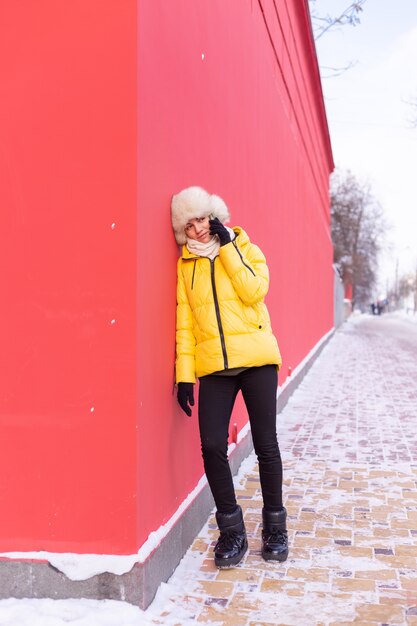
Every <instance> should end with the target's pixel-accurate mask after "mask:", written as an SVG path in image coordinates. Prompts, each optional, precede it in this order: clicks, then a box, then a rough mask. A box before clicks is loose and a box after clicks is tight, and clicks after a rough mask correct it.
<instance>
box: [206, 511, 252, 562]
mask: <svg viewBox="0 0 417 626" xmlns="http://www.w3.org/2000/svg"><path fill="white" fill-rule="evenodd" d="M216 521H217V525H218V527H219V530H220V537H219V538H218V540H217V543H216V545H215V547H214V563H215V565H216V566H217V567H233V566H234V565H237V564H238V563H239V561H241V560H242V558H243V555H244V554H245V552H246V550H247V549H248V540H247V539H246V530H245V524H244V522H243V515H242V509H241V508H240V506H238V507H236V510H235V511H233V513H219V512H217V513H216Z"/></svg>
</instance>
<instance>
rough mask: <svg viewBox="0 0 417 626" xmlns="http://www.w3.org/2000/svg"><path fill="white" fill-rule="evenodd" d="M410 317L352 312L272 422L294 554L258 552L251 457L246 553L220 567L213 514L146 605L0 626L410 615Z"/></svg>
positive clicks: (38, 610)
mask: <svg viewBox="0 0 417 626" xmlns="http://www.w3.org/2000/svg"><path fill="white" fill-rule="evenodd" d="M416 380H417V326H415V325H414V324H410V323H409V322H408V321H407V320H402V319H401V318H400V317H398V316H397V317H396V316H389V315H383V316H380V317H372V316H366V315H362V316H358V317H352V318H351V319H350V320H349V321H348V322H347V323H345V324H344V325H343V326H342V328H341V329H340V330H339V331H338V332H337V333H336V334H335V336H334V337H333V338H332V339H331V341H330V342H329V344H328V345H327V346H326V347H325V348H324V350H323V352H322V354H321V355H320V357H319V358H318V359H317V361H316V363H315V364H314V365H313V367H312V368H311V370H310V372H309V373H308V374H307V376H306V377H305V378H304V380H303V382H302V384H301V385H300V387H299V388H298V390H297V391H296V392H295V393H294V395H293V396H292V398H291V399H290V401H289V403H288V404H287V406H286V407H285V409H284V411H283V412H282V413H281V414H280V415H279V417H278V435H279V440H280V447H281V452H282V457H283V462H284V481H285V483H284V496H285V504H286V507H287V511H288V526H289V534H290V546H291V547H290V556H289V559H288V561H287V562H286V563H283V564H280V563H272V564H271V563H265V562H264V561H263V560H262V558H261V555H260V519H261V508H262V499H261V494H260V489H259V482H258V475H257V467H256V458H255V457H254V455H253V454H252V455H250V456H249V457H248V459H246V460H245V461H244V463H243V464H242V467H241V469H240V471H239V474H238V476H237V477H236V479H235V483H236V487H237V493H238V498H239V502H240V504H241V505H242V508H243V509H244V513H245V523H246V526H247V530H248V538H249V547H250V549H249V552H248V554H247V555H246V557H245V559H244V561H243V563H242V564H241V566H240V567H238V568H236V569H233V570H222V571H219V570H217V569H216V568H215V567H214V565H213V561H212V544H213V541H214V540H215V537H216V535H217V530H216V528H215V524H214V519H213V516H212V515H211V516H210V518H209V520H208V522H207V524H206V525H205V526H204V528H203V529H202V531H201V533H200V534H199V536H198V538H197V539H196V540H195V542H194V544H193V546H192V547H191V548H190V550H189V551H188V552H187V554H186V555H185V556H184V558H183V560H182V561H181V563H180V565H179V567H178V568H177V570H176V571H175V572H174V574H173V576H172V577H171V579H170V580H169V581H168V583H166V584H162V585H161V586H160V588H159V591H158V593H157V596H156V598H155V600H154V602H153V603H152V604H151V606H150V607H149V608H148V609H147V610H146V611H141V610H140V609H138V608H137V607H134V606H131V605H129V604H127V603H123V602H115V601H94V600H48V599H45V600H14V599H9V600H2V601H0V625H2V626H38V625H39V626H64V625H68V624H71V625H76V626H116V625H117V626H130V625H132V626H133V625H134V626H138V625H140V624H167V625H168V626H174V625H181V626H183V625H188V624H196V623H210V624H212V625H216V624H218V625H219V626H226V625H229V624H230V626H246V625H247V626H249V624H251V625H259V626H264V625H268V626H269V625H270V624H275V625H276V624H283V625H284V624H285V625H287V626H292V625H297V626H299V625H300V624H302V626H310V625H311V626H318V625H319V624H320V625H321V626H335V625H339V624H340V625H342V624H347V623H352V622H354V621H355V620H358V621H359V622H361V621H362V622H363V623H365V622H366V624H382V623H384V624H390V625H395V626H403V625H404V626H405V625H406V624H407V625H408V626H411V625H412V624H417V542H416V540H417V498H416V495H415V494H416V481H417V428H416V420H417V415H416V414H417V391H416V382H415V381H416Z"/></svg>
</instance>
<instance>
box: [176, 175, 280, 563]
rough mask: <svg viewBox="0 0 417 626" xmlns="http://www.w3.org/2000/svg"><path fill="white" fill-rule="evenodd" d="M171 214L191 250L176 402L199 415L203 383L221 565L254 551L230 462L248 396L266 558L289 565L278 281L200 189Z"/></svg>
mask: <svg viewBox="0 0 417 626" xmlns="http://www.w3.org/2000/svg"><path fill="white" fill-rule="evenodd" d="M171 216H172V226H173V229H174V234H175V238H176V240H177V243H178V244H180V245H182V251H181V256H180V258H179V260H178V265H177V338H176V345H177V350H176V355H177V356H176V382H177V385H178V393H177V397H178V402H179V404H180V406H181V408H182V409H183V411H184V412H185V413H186V414H187V415H189V416H190V415H191V412H192V410H191V407H192V406H194V383H195V381H196V378H198V379H199V381H200V386H199V400H198V417H199V427H200V438H201V449H202V455H203V461H204V469H205V472H206V476H207V480H208V483H209V486H210V489H211V492H212V494H213V497H214V501H215V504H216V508H217V512H216V521H217V524H218V527H219V530H220V536H219V538H218V541H217V543H216V545H215V548H214V561H215V564H216V566H217V567H220V568H222V567H232V566H234V565H237V564H238V563H239V562H240V561H241V559H242V558H243V556H244V554H245V552H246V550H247V547H248V542H247V538H246V531H245V525H244V521H243V514H242V509H241V507H240V506H239V505H238V504H237V501H236V495H235V490H234V486H233V480H232V474H231V471H230V467H229V463H228V458H227V446H228V444H227V442H228V429H229V422H230V417H231V414H232V409H233V405H234V402H235V399H236V395H237V394H238V392H239V391H241V392H242V395H243V398H244V401H245V404H246V407H247V409H248V413H249V420H250V425H251V430H252V437H253V444H254V448H255V452H256V454H257V457H258V461H259V474H260V482H261V487H262V496H263V505H264V506H263V510H262V528H263V529H262V556H263V558H264V559H265V560H267V561H268V560H276V561H284V560H285V559H286V558H287V555H288V537H287V527H286V518H287V512H286V509H285V508H284V506H283V503H282V463H281V455H280V451H279V447H278V442H277V434H276V393H277V370H278V368H279V366H280V364H281V356H280V353H279V349H278V345H277V342H276V339H275V337H274V335H273V334H272V329H271V324H270V319H269V314H268V311H267V308H266V306H265V304H264V297H265V295H266V293H267V291H268V283H269V274H268V267H267V265H266V262H265V257H264V255H263V254H262V252H261V250H260V249H259V248H258V247H257V246H255V245H254V244H253V243H251V241H250V240H249V237H248V235H247V234H246V233H245V231H244V230H243V229H242V228H241V227H240V226H235V227H234V228H233V229H231V228H228V227H227V226H224V223H225V222H226V221H228V219H229V210H228V208H227V206H226V204H225V203H224V201H223V200H222V199H221V198H219V197H218V196H216V195H211V194H209V193H208V192H207V191H205V190H204V189H202V188H201V187H189V188H187V189H184V190H183V191H181V192H180V193H178V194H176V195H174V196H173V198H172V204H171Z"/></svg>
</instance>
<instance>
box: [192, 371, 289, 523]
mask: <svg viewBox="0 0 417 626" xmlns="http://www.w3.org/2000/svg"><path fill="white" fill-rule="evenodd" d="M277 384H278V381H277V369H276V367H275V365H264V366H262V367H251V368H249V369H246V370H244V371H243V372H241V373H240V374H238V375H237V376H218V375H215V374H210V375H209V376H203V377H202V378H200V391H199V404H198V405H199V424H200V437H201V450H202V453H203V460H204V469H205V472H206V476H207V480H208V483H209V485H210V489H211V492H212V494H213V497H214V501H215V503H216V507H217V510H218V511H220V512H221V513H229V512H232V511H234V510H235V508H236V504H237V503H236V496H235V490H234V486H233V480H232V474H231V472H230V467H229V462H228V459H227V440H228V431H229V422H230V416H231V414H232V409H233V405H234V403H235V399H236V396H237V394H238V392H239V390H241V391H242V395H243V399H244V401H245V404H246V408H247V409H248V413H249V420H250V426H251V431H252V439H253V445H254V448H255V452H256V455H257V457H258V462H259V476H260V481H261V487H262V496H263V500H264V507H265V508H266V509H267V510H269V511H277V510H279V509H280V508H281V507H282V463H281V455H280V451H279V447H278V442H277V433H276V392H277Z"/></svg>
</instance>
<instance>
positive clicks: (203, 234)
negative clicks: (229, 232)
mask: <svg viewBox="0 0 417 626" xmlns="http://www.w3.org/2000/svg"><path fill="white" fill-rule="evenodd" d="M184 230H185V234H186V235H187V237H188V238H189V239H195V240H196V241H200V242H201V243H208V242H209V241H210V239H211V237H212V235H211V234H210V224H209V218H208V217H195V218H193V219H192V220H188V222H187V224H186V225H185V229H184Z"/></svg>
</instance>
